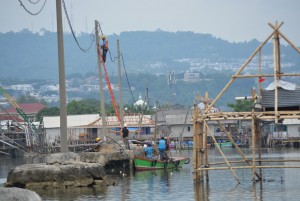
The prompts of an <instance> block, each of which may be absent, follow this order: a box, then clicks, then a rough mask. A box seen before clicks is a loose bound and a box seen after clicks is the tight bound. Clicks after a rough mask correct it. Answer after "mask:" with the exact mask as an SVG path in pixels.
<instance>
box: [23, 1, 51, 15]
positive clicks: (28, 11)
mask: <svg viewBox="0 0 300 201" xmlns="http://www.w3.org/2000/svg"><path fill="white" fill-rule="evenodd" d="M28 1H29V2H30V3H32V4H37V3H39V2H40V0H38V1H37V2H32V1H30V0H28ZM46 1H47V0H45V1H44V4H43V6H42V7H41V9H40V10H39V11H38V12H36V13H33V12H31V11H30V10H28V9H27V8H26V7H25V6H24V4H23V2H22V1H21V0H19V2H20V5H21V6H22V7H23V8H24V10H25V11H26V12H27V13H29V14H30V15H38V14H40V13H41V12H42V10H43V8H44V6H45V4H46Z"/></svg>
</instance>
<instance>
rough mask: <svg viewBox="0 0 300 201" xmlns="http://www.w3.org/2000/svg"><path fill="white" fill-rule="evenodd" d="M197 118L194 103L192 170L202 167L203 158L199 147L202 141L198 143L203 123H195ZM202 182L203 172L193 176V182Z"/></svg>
mask: <svg viewBox="0 0 300 201" xmlns="http://www.w3.org/2000/svg"><path fill="white" fill-rule="evenodd" d="M198 116H199V108H198V106H197V104H196V103H195V104H194V114H193V122H194V126H193V129H194V135H193V141H194V146H193V158H194V162H193V167H194V170H196V169H197V168H199V167H201V166H202V165H203V157H202V154H201V152H200V147H201V146H202V145H203V144H201V141H203V140H201V141H200V135H201V132H202V130H203V123H200V122H198V121H197V117H198ZM202 181H203V172H202V171H200V172H197V173H196V174H194V182H202Z"/></svg>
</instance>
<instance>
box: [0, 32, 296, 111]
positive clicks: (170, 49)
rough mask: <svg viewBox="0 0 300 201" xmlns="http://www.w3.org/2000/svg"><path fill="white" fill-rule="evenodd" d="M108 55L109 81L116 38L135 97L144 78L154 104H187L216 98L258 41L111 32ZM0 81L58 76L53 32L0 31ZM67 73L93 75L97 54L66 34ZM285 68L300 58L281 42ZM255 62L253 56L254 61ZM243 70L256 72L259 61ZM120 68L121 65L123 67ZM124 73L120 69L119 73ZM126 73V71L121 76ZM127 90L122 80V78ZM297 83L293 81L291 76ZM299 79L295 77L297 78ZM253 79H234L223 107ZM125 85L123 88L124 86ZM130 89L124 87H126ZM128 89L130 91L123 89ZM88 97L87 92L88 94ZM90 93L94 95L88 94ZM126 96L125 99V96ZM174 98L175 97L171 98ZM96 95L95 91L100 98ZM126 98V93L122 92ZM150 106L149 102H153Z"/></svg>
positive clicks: (86, 40)
mask: <svg viewBox="0 0 300 201" xmlns="http://www.w3.org/2000/svg"><path fill="white" fill-rule="evenodd" d="M107 38H108V39H109V48H110V53H111V54H110V55H108V57H107V60H108V61H107V64H106V65H107V68H108V71H109V74H110V76H111V79H112V81H113V82H116V80H117V77H116V75H117V62H116V56H117V54H116V53H117V50H116V40H117V38H119V39H120V46H121V52H122V59H124V60H122V64H124V65H125V68H126V71H127V74H128V77H129V80H130V83H131V86H133V87H134V88H135V91H134V95H135V97H136V99H137V97H138V96H139V94H142V95H144V93H145V88H146V81H147V80H148V81H149V93H150V96H151V99H152V102H155V100H157V99H159V100H161V101H162V102H163V103H167V102H172V103H173V104H175V103H177V104H182V105H191V104H192V100H193V98H194V96H195V95H196V94H203V93H204V92H205V91H209V93H210V96H211V97H214V96H216V95H217V94H218V92H219V91H220V90H221V89H222V88H223V87H224V85H225V84H226V83H227V82H228V80H229V79H230V77H231V75H232V74H233V73H234V72H235V70H236V69H238V68H239V67H240V66H241V65H242V64H243V63H244V62H245V61H246V59H247V58H248V57H249V56H250V55H251V54H252V52H253V51H254V50H255V49H256V48H257V47H258V46H259V45H260V43H261V42H259V41H257V40H255V39H253V40H252V41H247V42H242V43H230V42H228V41H225V40H222V39H220V38H216V37H214V36H212V35H210V34H199V33H193V32H176V33H174V32H164V31H161V30H157V31H155V32H146V31H136V32H122V33H121V34H120V35H115V34H114V35H109V36H107ZM78 41H79V43H80V44H81V46H82V47H83V48H87V47H89V46H90V44H91V42H93V36H91V35H89V34H81V35H80V36H78ZM0 44H1V46H0V70H1V74H0V79H1V80H2V82H5V83H6V84H7V83H8V82H15V83H24V82H28V80H55V81H57V80H58V59H57V35H56V33H52V32H48V31H46V30H42V31H41V33H40V34H37V33H32V32H30V31H28V30H23V31H21V32H18V33H13V32H9V33H0ZM64 46H65V68H66V75H68V76H71V75H76V74H82V75H88V74H94V75H97V57H96V53H95V45H94V44H92V47H91V49H90V50H89V51H88V53H83V52H82V51H81V50H80V49H79V48H78V47H77V45H76V43H75V41H74V39H73V37H72V35H70V34H65V35H64ZM272 51H273V50H272V44H271V43H268V44H267V45H266V46H264V48H263V50H262V54H263V58H266V59H265V61H264V62H265V68H263V71H270V72H272V71H273V67H272V59H271V58H270V56H271V55H272ZM281 53H282V55H283V56H282V58H281V62H282V63H283V64H284V65H283V66H284V67H287V68H285V69H284V72H294V71H295V69H297V70H298V72H299V64H300V57H299V55H298V53H296V51H294V50H293V49H292V48H291V47H289V46H283V45H282V46H281ZM256 62H257V59H256ZM252 65H253V68H250V70H248V71H247V72H251V71H252V72H255V71H257V70H256V68H257V67H256V66H257V64H256V63H255V62H254V63H253V64H252ZM123 67H124V66H123V65H122V68H123ZM171 70H172V71H174V72H175V77H176V80H177V81H176V84H175V85H174V86H172V88H170V86H168V85H167V74H168V73H169V72H170V71H171ZM187 71H196V72H199V73H200V75H199V76H200V77H199V79H200V81H199V82H196V83H189V82H184V81H183V78H184V73H185V72H187ZM123 73H124V71H123ZM123 75H124V74H123ZM123 79H124V80H123V82H124V84H123V87H124V89H125V91H126V87H127V88H128V86H126V85H125V83H126V80H125V78H124V76H123ZM294 81H295V80H294ZM296 82H297V80H296ZM255 84H256V80H255V79H249V80H247V79H243V81H240V80H239V81H237V82H236V83H234V85H233V86H232V89H230V90H229V91H228V92H227V93H226V94H225V95H224V98H223V99H222V100H221V103H220V104H221V105H226V103H228V102H232V101H233V100H232V99H233V97H234V96H240V95H242V96H244V95H248V94H249V93H250V89H251V88H252V87H253V86H255ZM124 85H125V86H124ZM127 90H128V89H127ZM127 92H128V91H127ZM88 96H89V95H88ZM91 96H93V95H91ZM126 96H127V97H126ZM175 96H176V97H175ZM98 97H99V95H95V98H98ZM125 100H127V102H130V95H129V94H125ZM152 105H153V104H152Z"/></svg>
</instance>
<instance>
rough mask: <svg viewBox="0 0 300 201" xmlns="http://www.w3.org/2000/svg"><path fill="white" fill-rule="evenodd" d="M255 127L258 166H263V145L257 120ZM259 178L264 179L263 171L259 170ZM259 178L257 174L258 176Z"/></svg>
mask: <svg viewBox="0 0 300 201" xmlns="http://www.w3.org/2000/svg"><path fill="white" fill-rule="evenodd" d="M254 125H255V131H256V136H257V138H256V143H257V153H258V166H262V161H261V143H260V140H261V139H260V129H259V122H258V120H257V119H255V122H254ZM259 175H260V176H259V177H258V178H260V179H261V178H262V171H261V169H259ZM256 176H257V174H256Z"/></svg>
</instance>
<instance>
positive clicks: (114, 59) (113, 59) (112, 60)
mask: <svg viewBox="0 0 300 201" xmlns="http://www.w3.org/2000/svg"><path fill="white" fill-rule="evenodd" d="M108 52H109V57H110V60H111V62H115V61H116V58H118V57H114V58H112V56H111V52H110V49H108Z"/></svg>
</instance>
